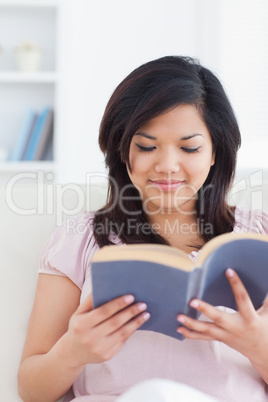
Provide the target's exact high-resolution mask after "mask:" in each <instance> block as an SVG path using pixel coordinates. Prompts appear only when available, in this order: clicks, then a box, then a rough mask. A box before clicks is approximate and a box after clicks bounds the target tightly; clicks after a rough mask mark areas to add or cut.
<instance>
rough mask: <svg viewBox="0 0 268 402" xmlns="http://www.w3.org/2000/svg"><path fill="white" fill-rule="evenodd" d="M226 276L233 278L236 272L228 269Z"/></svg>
mask: <svg viewBox="0 0 268 402" xmlns="http://www.w3.org/2000/svg"><path fill="white" fill-rule="evenodd" d="M226 275H227V276H228V278H232V277H233V276H234V275H235V272H234V270H233V269H232V268H228V269H226Z"/></svg>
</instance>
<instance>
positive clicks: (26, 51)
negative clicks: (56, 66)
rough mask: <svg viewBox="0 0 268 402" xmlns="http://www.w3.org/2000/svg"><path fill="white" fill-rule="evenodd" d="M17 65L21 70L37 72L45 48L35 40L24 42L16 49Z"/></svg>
mask: <svg viewBox="0 0 268 402" xmlns="http://www.w3.org/2000/svg"><path fill="white" fill-rule="evenodd" d="M15 54H16V60H17V66H18V69H19V70H20V71H27V72H35V71H38V70H40V68H41V63H42V58H43V49H42V47H41V46H40V45H38V43H36V42H33V41H28V42H22V43H20V44H19V46H18V47H17V48H16V49H15Z"/></svg>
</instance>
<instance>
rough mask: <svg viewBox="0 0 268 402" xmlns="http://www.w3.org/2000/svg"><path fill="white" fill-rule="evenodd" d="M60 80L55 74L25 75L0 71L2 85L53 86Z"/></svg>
mask: <svg viewBox="0 0 268 402" xmlns="http://www.w3.org/2000/svg"><path fill="white" fill-rule="evenodd" d="M57 80H58V74H57V73H54V72H45V71H44V72H37V73H25V72H17V71H14V72H13V71H0V83H40V84H46V83H49V84H51V83H52V84H53V83H56V82H57Z"/></svg>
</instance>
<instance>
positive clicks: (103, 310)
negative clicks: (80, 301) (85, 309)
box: [91, 295, 135, 326]
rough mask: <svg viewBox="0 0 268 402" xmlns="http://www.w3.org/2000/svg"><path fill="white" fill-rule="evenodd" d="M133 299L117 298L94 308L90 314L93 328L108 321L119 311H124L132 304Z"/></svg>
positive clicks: (125, 296)
mask: <svg viewBox="0 0 268 402" xmlns="http://www.w3.org/2000/svg"><path fill="white" fill-rule="evenodd" d="M134 300H135V298H134V296H133V295H124V296H119V297H117V298H115V299H113V300H111V301H109V302H107V303H105V304H103V305H102V306H100V307H97V308H95V309H94V310H93V311H92V312H91V322H92V325H93V326H96V325H99V324H100V323H102V322H104V321H106V320H108V319H109V318H111V317H112V316H113V315H115V314H116V313H118V312H119V311H120V310H123V309H125V308H126V307H127V306H129V305H130V304H132V303H133V302H134Z"/></svg>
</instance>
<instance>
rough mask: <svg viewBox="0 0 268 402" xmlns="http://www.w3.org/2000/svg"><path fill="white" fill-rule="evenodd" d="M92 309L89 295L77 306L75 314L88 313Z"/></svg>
mask: <svg viewBox="0 0 268 402" xmlns="http://www.w3.org/2000/svg"><path fill="white" fill-rule="evenodd" d="M92 309H93V303H92V294H91V293H90V295H89V296H87V297H86V299H85V300H84V301H83V302H82V303H81V304H80V305H79V306H78V308H77V310H76V313H77V314H82V313H88V312H89V311H91V310H92Z"/></svg>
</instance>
